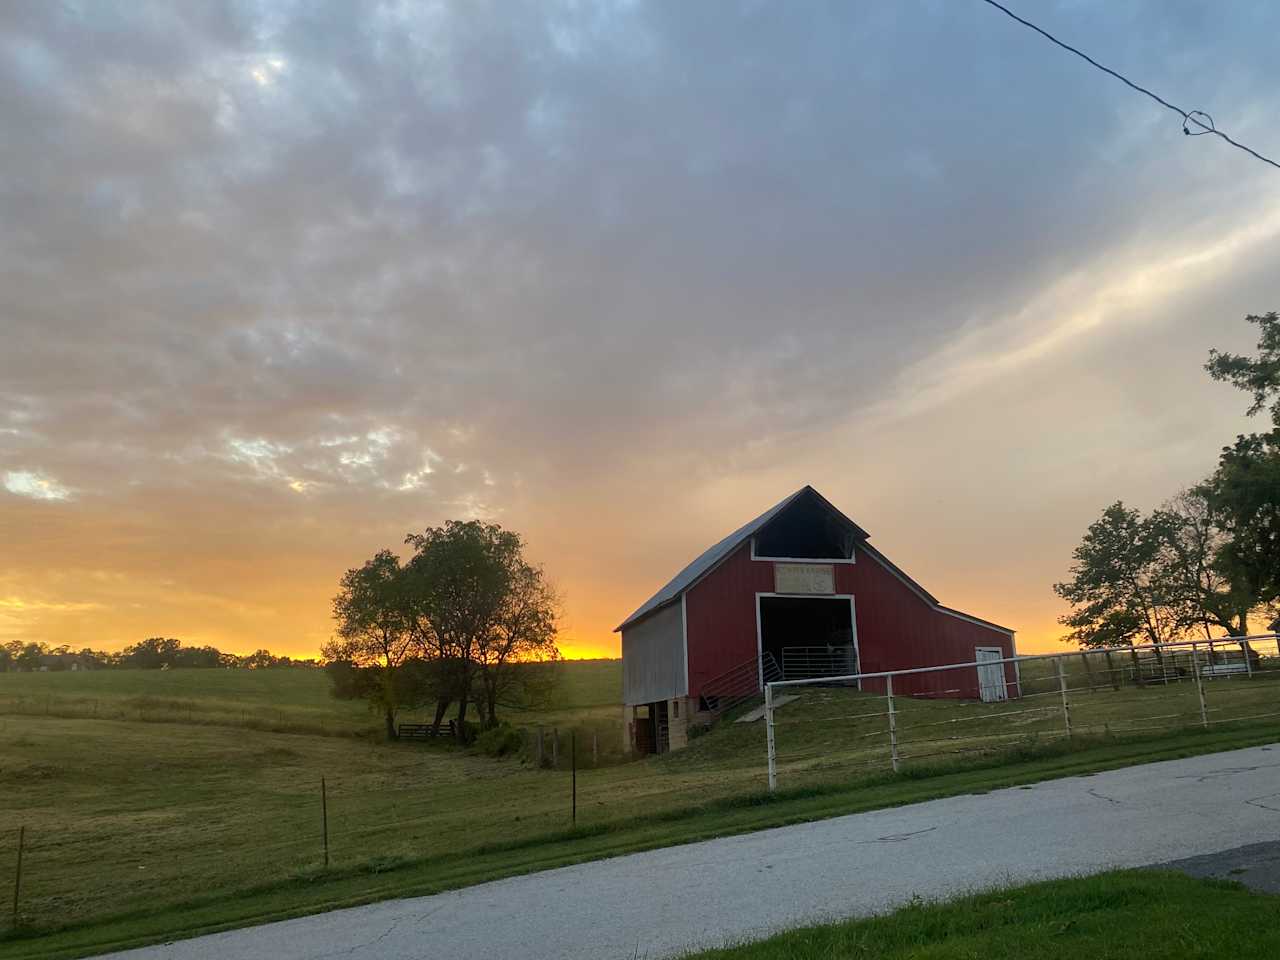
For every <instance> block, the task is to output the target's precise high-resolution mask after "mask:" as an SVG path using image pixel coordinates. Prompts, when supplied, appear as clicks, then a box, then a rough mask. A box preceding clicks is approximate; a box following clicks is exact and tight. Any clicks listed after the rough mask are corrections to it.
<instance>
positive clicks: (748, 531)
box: [613, 484, 937, 633]
mask: <svg viewBox="0 0 1280 960" xmlns="http://www.w3.org/2000/svg"><path fill="white" fill-rule="evenodd" d="M806 493H807V494H810V495H812V496H814V497H816V498H817V499H818V501H819V502H820V503H821V504H822V505H823V506H825V507H826V508H827V509H829V510H831V511H832V512H833V513H834V514H835V515H836V516H838V517H839V518H840V519H841V520H844V521H845V522H846V523H848V524H849V526H850V527H852V528H853V530H854V533H855V535H856V536H857V537H858V539H859V540H862V541H865V540H866V538H867V532H866V531H865V530H863V529H862V528H861V527H859V526H858V525H857V524H856V523H854V522H853V521H852V520H850V519H849V518H848V517H846V516H845V515H844V514H843V513H841V512H840V511H839V510H837V509H836V508H835V507H834V506H832V504H831V501H829V500H828V499H827V498H826V497H824V496H823V495H822V494H820V493H818V491H817V490H815V489H813V487H811V486H808V485H807V484H806V485H805V486H803V487H801V488H800V489H799V490H797V491H796V492H795V493H793V494H791V496H789V497H787V498H786V499H784V500H783V501H781V502H780V503H778V504H775V505H774V506H772V507H770V508H769V509H768V510H766V511H765V512H764V513H762V514H760V516H758V517H756V518H755V519H754V520H752V521H751V522H750V523H747V524H745V525H743V526H741V527H739V528H738V529H737V530H735V531H733V533H731V534H729V535H728V536H727V537H725V538H724V539H723V540H721V541H720V542H719V543H717V544H716V545H715V546H713V547H711V548H710V549H708V550H706V551H704V552H703V553H701V554H699V555H698V557H697V558H696V559H695V560H694V561H693V562H692V563H690V564H689V565H688V566H687V567H685V568H684V569H683V570H681V571H680V572H679V573H677V574H676V575H675V576H674V577H672V578H671V579H670V580H669V581H668V582H667V584H666V586H664V587H663V588H662V589H661V590H659V591H658V592H657V593H655V594H654V595H653V596H652V597H650V598H649V599H648V600H646V601H645V602H644V603H643V604H642V605H641V606H640V608H639V609H637V610H636V612H635V613H633V614H631V616H629V617H627V619H625V620H623V621H622V623H620V624H618V626H617V627H615V628H614V631H613V632H614V633H617V632H618V631H620V630H621V629H622V628H623V627H629V626H631V624H633V623H635V622H636V621H637V620H641V619H643V618H644V617H647V616H648V615H649V614H651V613H653V612H654V611H655V610H658V609H659V608H661V607H665V606H666V605H667V604H669V603H672V602H674V601H675V600H678V599H680V595H681V594H682V593H684V592H685V591H686V590H688V589H689V588H690V587H691V586H693V585H694V583H695V582H697V580H699V579H700V578H701V577H702V575H703V574H705V573H707V572H708V571H710V570H711V569H712V568H713V567H715V566H716V564H718V563H719V562H720V561H721V560H723V559H725V557H727V556H729V554H731V553H733V551H734V550H736V549H738V547H740V546H742V544H743V543H745V542H746V541H747V540H748V539H750V538H751V537H753V536H755V535H756V534H757V533H759V532H760V530H762V529H763V528H764V526H765V525H766V524H767V523H768V522H769V521H770V520H772V519H773V518H774V517H776V516H777V515H778V514H779V513H781V512H782V511H783V510H785V509H786V508H787V507H788V506H790V505H791V504H792V503H793V502H794V501H795V500H797V499H798V498H800V497H801V496H803V495H805V494H806ZM894 569H896V568H894ZM902 576H904V577H905V576H906V575H905V574H902ZM929 599H930V600H933V598H932V597H930V598H929ZM933 602H934V603H937V601H936V600H934V601H933Z"/></svg>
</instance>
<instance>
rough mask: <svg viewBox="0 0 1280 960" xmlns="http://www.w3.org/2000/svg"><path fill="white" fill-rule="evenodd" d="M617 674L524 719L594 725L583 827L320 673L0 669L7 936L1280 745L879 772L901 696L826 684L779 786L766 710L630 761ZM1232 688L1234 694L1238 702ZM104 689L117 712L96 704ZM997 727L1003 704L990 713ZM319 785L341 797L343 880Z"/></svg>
mask: <svg viewBox="0 0 1280 960" xmlns="http://www.w3.org/2000/svg"><path fill="white" fill-rule="evenodd" d="M619 675H620V670H619V667H618V664H617V662H616V661H613V662H608V661H605V662H588V663H583V664H567V665H566V666H565V668H564V674H563V680H562V686H561V688H560V693H559V695H558V697H557V698H556V703H555V705H554V709H551V710H542V711H532V710H529V711H521V712H517V713H513V714H511V715H509V716H510V719H513V720H515V721H517V722H519V723H522V724H526V725H528V726H530V727H538V726H545V727H548V728H550V727H557V728H558V729H560V730H561V731H562V732H567V731H569V730H571V729H573V730H578V731H580V734H581V735H582V736H580V739H579V743H580V744H582V745H583V747H584V749H581V750H580V752H579V757H580V760H581V766H582V769H581V770H580V771H579V776H578V819H577V826H576V829H571V824H570V808H569V801H570V782H569V779H570V778H569V774H568V771H567V770H565V769H563V767H562V768H561V769H559V770H546V769H535V768H534V766H533V765H532V764H530V763H528V762H526V761H522V760H520V759H506V760H493V759H489V758H487V757H484V756H480V755H478V754H476V753H474V752H471V751H464V750H460V749H458V748H456V747H453V746H451V745H447V744H432V745H423V744H409V743H404V744H388V743H385V742H382V741H380V740H378V739H376V738H375V737H373V736H350V735H341V736H339V735H335V733H337V732H343V733H347V734H349V733H366V734H367V733H368V732H369V731H371V730H373V729H375V728H376V726H377V724H376V718H373V717H370V716H369V714H368V713H367V712H366V711H365V710H364V708H363V707H361V706H360V705H358V704H351V703H343V702H338V701H333V700H331V699H329V697H328V694H327V680H326V679H325V677H324V676H323V675H322V674H320V673H318V672H314V671H305V670H283V671H260V672H247V671H217V670H206V671H195V670H193V671H165V672H151V673H145V674H139V673H128V672H103V673H84V674H80V673H63V674H3V675H0V884H6V885H7V884H8V883H9V882H10V881H9V880H8V878H10V877H11V876H12V874H13V868H14V860H15V849H14V840H15V834H16V829H17V827H18V825H20V824H21V825H24V826H25V827H26V829H27V850H26V855H25V858H24V878H23V884H22V895H21V901H20V917H21V921H22V926H21V929H20V930H19V931H17V933H16V934H10V935H9V936H10V939H9V940H8V941H0V955H3V956H23V957H27V956H30V957H60V956H73V955H78V954H83V953H88V952H93V951H95V950H101V949H105V948H107V947H111V946H124V945H129V944H134V943H141V942H148V941H152V940H156V939H167V938H172V937H173V936H178V935H183V934H189V933H192V932H196V931H204V930H211V929H218V928H221V927H225V926H236V925H243V924H245V923H250V922H256V921H259V920H264V919H269V918H275V917H282V916H290V915H296V914H299V913H307V912H314V911H317V910H321V909H325V908H328V907H331V906H338V905H344V904H350V903H358V902H367V901H369V900H374V899H379V898H383V897H388V896H398V895H408V894H416V893H429V892H434V891H437V890H441V889H446V888H450V887H456V886H461V885H466V884H469V883H475V882H479V881H482V880H487V879H492V878H494V877H498V876H505V875H511V874H513V873H520V872H526V871H529V870H535V869H542V868H545V867H548V866H555V865H560V864H563V863H570V862H576V861H580V860H584V859H591V858H595V857H601V856H609V855H613V854H618V853H624V852H628V851H632V850H638V849H646V848H651V847H655V846H663V845H667V844H671V843H679V842H686V841H690V840H696V839H704V838H707V837H711V836H717V835H723V834H725V833H732V832H738V831H743V830H751V829H758V828H761V827H765V826H773V825H778V824H783V823H790V822H799V821H802V820H807V819H816V818H820V817H825V816H832V815H836V814H840V813H847V812H853V811H856V810H862V809H872V808H875V807H880V806H887V805H893V804H898V803H908V802H913V801H916V800H923V799H929V798H932V797H937V796H947V795H954V794H956V793H965V792H973V791H978V790H988V789H994V788H996V787H1000V786H1007V785H1013V784H1018V783H1026V782H1033V781H1035V780H1039V779H1044V778H1046V777H1053V776H1062V775H1067V774H1071V773H1078V772H1082V771H1086V770H1095V769H1104V768H1107V767H1113V766H1123V765H1126V764H1129V763H1134V762H1141V761H1143V760H1148V759H1160V758H1165V757H1173V756H1182V755H1189V754H1192V753H1201V752H1206V751H1210V750H1216V749H1227V748H1229V747H1232V746H1238V745H1245V744H1247V743H1260V742H1270V741H1273V740H1277V739H1280V723H1277V722H1276V721H1275V720H1267V719H1263V720H1255V721H1246V722H1243V723H1238V724H1236V723H1233V724H1224V725H1220V726H1217V727H1214V728H1212V729H1210V730H1199V729H1177V730H1174V731H1173V732H1169V733H1165V734H1154V735H1153V734H1149V733H1148V734H1146V735H1143V736H1141V737H1128V736H1124V735H1120V734H1117V733H1116V731H1112V735H1110V736H1106V735H1097V734H1094V735H1087V736H1078V737H1076V738H1075V739H1074V740H1073V741H1070V742H1067V741H1065V740H1060V739H1057V740H1055V739H1054V738H1052V737H1049V736H1047V735H1044V736H1041V735H1040V734H1039V732H1038V731H1036V730H1028V731H1026V732H1025V735H1020V736H1019V737H1018V738H1017V739H1016V740H1015V741H1012V742H1011V741H1009V740H1007V739H1004V738H1003V737H999V736H998V737H997V738H996V739H994V740H992V741H991V742H989V743H985V744H984V745H983V749H982V750H981V751H979V752H965V753H952V754H947V753H945V752H939V753H940V755H939V756H935V757H931V758H928V759H925V760H921V761H918V762H917V763H915V764H909V765H907V766H906V768H905V769H904V771H903V773H901V774H899V775H894V774H892V773H890V772H889V771H888V765H887V762H883V758H882V757H880V758H877V759H876V762H875V763H874V765H871V766H864V765H860V763H861V762H862V760H863V759H864V757H865V754H866V751H867V750H868V749H872V750H876V749H883V748H882V747H874V748H867V747H866V746H865V743H864V741H862V740H860V739H858V735H859V733H860V731H862V730H863V727H860V726H859V725H860V724H868V723H870V722H872V721H871V720H868V719H853V720H845V719H840V718H841V716H843V714H842V713H841V711H846V712H847V711H848V710H849V709H850V706H849V703H848V701H850V700H854V701H858V704H857V705H855V706H856V709H858V710H862V711H863V712H866V711H868V710H871V709H872V708H874V707H876V706H877V704H878V702H880V701H882V698H876V697H871V696H870V695H864V694H857V693H856V692H850V691H847V690H842V689H838V690H826V691H815V692H814V694H813V695H812V696H810V697H807V698H804V699H802V700H801V701H798V702H797V703H796V704H793V705H791V706H789V707H787V708H783V709H782V710H780V711H779V723H780V727H779V731H780V737H779V739H780V752H782V751H783V748H784V747H786V746H788V745H790V746H792V747H795V746H799V747H800V748H801V749H802V750H803V751H804V752H805V753H806V754H807V755H808V756H806V758H805V759H803V760H802V761H795V762H792V761H786V762H785V763H784V764H783V766H782V768H781V770H780V783H781V786H782V788H783V789H782V790H781V791H780V793H779V794H778V795H777V796H775V797H773V798H769V797H768V796H767V795H766V794H765V792H764V787H765V782H766V778H765V763H764V755H765V750H764V729H763V724H761V723H754V724H734V723H724V724H721V725H720V726H719V727H718V728H716V729H715V730H713V731H712V732H710V733H708V734H705V735H703V736H701V737H698V738H696V739H695V740H693V742H692V743H691V745H690V747H689V749H687V750H685V751H680V752H676V753H673V754H669V755H666V756H662V757H654V758H649V759H646V760H643V761H637V762H630V763H619V762H616V761H617V759H618V758H617V756H616V755H608V751H610V750H612V751H614V752H615V754H616V751H617V750H618V748H619V745H620V743H621V730H620V711H619V710H618V708H617V706H616V702H617V697H618V695H617V693H616V691H617V689H618V686H617V685H618V683H619ZM1231 683H1232V684H1233V686H1232V687H1231V689H1232V691H1233V697H1235V698H1237V699H1234V700H1232V702H1233V703H1239V704H1241V705H1242V708H1243V705H1244V704H1245V703H1246V702H1252V701H1251V699H1250V698H1255V699H1257V700H1258V702H1259V703H1261V702H1263V701H1268V700H1269V702H1275V700H1276V699H1277V697H1280V684H1276V683H1275V682H1274V681H1273V680H1272V679H1271V678H1269V677H1258V678H1256V679H1255V680H1254V681H1248V682H1245V681H1239V682H1237V681H1231ZM1182 686H1183V687H1185V686H1186V685H1182ZM1225 690H1226V687H1225V686H1224V687H1222V688H1220V691H1219V695H1218V700H1217V702H1218V703H1220V704H1225V703H1226V702H1227V701H1226V698H1225V694H1224V693H1223V692H1222V691H1225ZM1121 693H1122V694H1124V697H1123V699H1126V700H1129V699H1132V698H1133V697H1134V696H1135V694H1140V697H1141V698H1146V699H1139V702H1138V705H1137V708H1140V709H1141V710H1145V711H1150V710H1155V711H1156V712H1157V713H1160V712H1161V711H1163V712H1165V713H1167V712H1168V709H1167V704H1168V703H1173V702H1174V701H1175V700H1178V699H1179V698H1185V696H1186V690H1185V689H1178V687H1177V685H1175V686H1173V687H1168V688H1166V687H1161V688H1155V689H1147V690H1143V691H1136V692H1135V691H1134V690H1133V689H1126V690H1123V691H1121ZM1111 695H1112V694H1111V693H1104V692H1101V691H1099V692H1098V693H1097V694H1096V696H1098V697H1107V696H1111ZM1083 696H1084V694H1081V697H1083ZM824 698H825V699H824ZM611 699H612V701H613V702H612V703H610V700H611ZM1118 699H1121V697H1119V696H1117V700H1118ZM91 703H96V704H97V711H98V716H97V717H94V716H93V715H92V708H91V707H88V706H86V705H87V704H91ZM108 706H110V707H118V708H119V713H118V714H111V713H110V712H109V710H108V709H106V707H108ZM1122 707H1125V704H1119V703H1116V704H1115V706H1114V707H1113V709H1120V708H1122ZM917 708H918V709H919V710H920V711H921V716H924V715H926V714H927V716H928V717H929V718H939V717H940V718H944V719H962V718H968V717H969V716H971V715H972V712H973V711H974V710H976V709H977V710H983V711H995V712H998V711H1001V710H1013V709H1016V708H1017V704H1016V703H1011V704H1005V705H999V706H997V707H994V708H992V707H990V706H987V707H977V706H976V705H973V704H967V703H959V702H955V701H942V702H939V701H922V702H919V703H908V704H906V705H905V707H904V709H905V711H906V715H908V716H910V715H911V714H912V713H913V711H915V710H916V709H917ZM1081 709H1082V710H1084V709H1085V708H1083V707H1082V708H1081ZM1130 709H1134V708H1130ZM1253 710H1255V708H1254V707H1253V706H1249V707H1247V709H1246V710H1245V713H1246V714H1247V713H1249V711H1253ZM104 714H107V715H108V716H111V717H112V718H111V719H106V718H104V716H103V715H104ZM1242 715H1244V714H1242ZM117 717H118V718H117ZM802 720H804V721H811V722H799V721H802ZM966 722H967V720H966ZM998 722H1000V721H998V720H997V719H995V718H994V717H986V718H984V719H982V720H980V722H979V725H981V724H987V723H991V724H994V723H998ZM1004 722H1010V718H1006V719H1005V721H1004ZM1046 722H1049V721H1046ZM786 723H793V725H792V726H786V725H785V724H786ZM589 732H596V733H597V734H598V736H600V737H601V738H603V741H604V742H603V743H602V746H601V749H602V752H605V753H606V755H605V756H603V757H602V758H601V759H602V762H601V765H600V766H599V767H593V766H592V764H591V762H590V757H589V754H588V753H587V751H586V749H585V743H586V739H585V735H586V734H588V733H589ZM877 735H878V736H880V734H879V732H877ZM868 739H874V738H868ZM881 739H883V737H882V736H881ZM562 743H563V741H562ZM964 743H965V744H968V743H971V741H964ZM965 749H968V747H966V748H965ZM566 753H567V751H564V752H562V754H561V756H562V760H567V757H566V756H565V754H566ZM321 777H324V778H325V779H326V783H327V792H328V812H329V832H330V856H331V864H330V867H329V869H328V870H325V869H324V868H323V860H322V858H323V847H322V842H321V830H320V779H321ZM3 889H10V890H11V887H0V890H3ZM5 899H7V898H5Z"/></svg>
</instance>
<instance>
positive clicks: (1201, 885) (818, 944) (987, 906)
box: [688, 871, 1280, 960]
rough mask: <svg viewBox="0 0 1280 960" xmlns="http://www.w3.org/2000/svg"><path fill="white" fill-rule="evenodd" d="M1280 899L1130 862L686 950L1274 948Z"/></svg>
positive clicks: (937, 958) (935, 954)
mask: <svg viewBox="0 0 1280 960" xmlns="http://www.w3.org/2000/svg"><path fill="white" fill-rule="evenodd" d="M1278 956H1280V899H1277V898H1275V897H1268V896H1264V895H1261V894H1256V893H1251V892H1249V891H1248V890H1245V889H1244V888H1242V887H1240V886H1238V885H1236V884H1231V883H1223V882H1219V881H1206V880H1193V879H1191V878H1190V877H1187V876H1184V875H1183V874H1178V873H1166V872H1157V871H1125V872H1118V873H1107V874H1101V875H1099V876H1095V877H1085V878H1080V879H1071V880H1055V881H1052V882H1050V883H1039V884H1034V885H1032V886H1026V887H1016V888H1013V889H1010V890H998V891H994V892H991V893H984V894H981V895H979V896H972V897H965V898H962V899H960V900H955V901H950V902H947V903H942V904H929V903H919V904H912V905H910V906H908V907H905V908H903V909H901V910H898V911H897V912H895V913H892V914H889V915H888V916H885V917H875V918H871V919H866V920H851V921H847V922H844V923H833V924H826V925H823V926H818V927H808V928H805V929H801V930H792V931H788V932H787V933H783V934H780V935H778V936H776V937H772V938H771V939H768V940H764V941H761V942H759V943H753V944H748V945H745V946H740V947H730V948H726V949H723V950H711V951H708V952H705V953H699V954H697V955H696V956H691V957H689V958H688V960H871V958H876V960H907V958H925V957H927V958H930V960H972V958H982V960H1015V958H1016V960H1084V958H1088V960H1131V958H1133V957H1143V958H1145V960H1165V958H1168V960H1184V958H1187V957H1197V958H1201V960H1255V958H1256V960H1271V958H1274V957H1278Z"/></svg>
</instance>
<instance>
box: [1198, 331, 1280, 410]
mask: <svg viewBox="0 0 1280 960" xmlns="http://www.w3.org/2000/svg"><path fill="white" fill-rule="evenodd" d="M1245 320H1246V321H1247V322H1248V323H1256V324H1257V325H1258V329H1259V337H1258V355H1257V356H1256V357H1245V356H1240V355H1238V354H1234V353H1222V352H1221V351H1218V350H1210V351H1209V362H1208V363H1206V364H1205V369H1206V370H1208V371H1209V375H1210V376H1211V377H1213V379H1215V380H1221V381H1224V382H1226V383H1230V384H1232V385H1233V386H1236V387H1239V388H1240V389H1241V390H1244V391H1245V392H1247V393H1249V394H1252V396H1253V404H1252V405H1251V406H1250V407H1249V416H1253V415H1254V414H1256V413H1259V412H1261V411H1262V410H1264V409H1267V405H1268V403H1270V410H1271V421H1272V423H1273V424H1275V426H1276V427H1277V428H1280V314H1277V313H1276V312H1275V311H1274V310H1273V311H1271V312H1270V313H1264V314H1261V315H1257V314H1249V316H1247V317H1245Z"/></svg>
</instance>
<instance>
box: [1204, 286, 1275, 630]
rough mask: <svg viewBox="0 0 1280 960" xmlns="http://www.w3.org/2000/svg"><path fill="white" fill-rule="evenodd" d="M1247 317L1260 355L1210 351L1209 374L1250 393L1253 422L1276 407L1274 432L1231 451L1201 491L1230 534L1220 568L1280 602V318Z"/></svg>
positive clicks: (1243, 587)
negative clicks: (1254, 330)
mask: <svg viewBox="0 0 1280 960" xmlns="http://www.w3.org/2000/svg"><path fill="white" fill-rule="evenodd" d="M1245 319H1246V320H1247V321H1248V322H1249V323H1254V324H1257V325H1258V328H1259V339H1258V354H1257V356H1253V357H1248V356H1239V355H1236V354H1230V353H1222V352H1220V351H1217V350H1211V351H1210V352H1209V362H1208V363H1206V364H1205V368H1206V369H1207V370H1208V371H1209V374H1210V376H1212V377H1213V378H1214V379H1215V380H1221V381H1224V382H1226V383H1230V384H1232V385H1233V386H1236V387H1238V388H1240V389H1241V390H1244V391H1245V392H1246V393H1248V394H1250V396H1251V397H1252V399H1253V402H1252V404H1251V405H1250V406H1249V410H1248V414H1249V415H1250V416H1253V415H1255V414H1257V413H1260V412H1261V411H1262V410H1264V409H1269V411H1270V413H1271V421H1272V425H1273V429H1272V430H1271V431H1270V432H1268V433H1263V434H1257V433H1255V434H1250V435H1248V436H1239V437H1237V438H1236V442H1235V444H1234V445H1232V446H1230V447H1224V448H1223V450H1222V455H1221V456H1220V457H1219V458H1218V469H1217V470H1216V471H1214V474H1213V476H1211V477H1210V478H1209V479H1208V480H1207V481H1206V482H1205V483H1204V484H1203V485H1202V487H1201V490H1202V493H1203V496H1204V497H1205V500H1206V501H1207V502H1208V504H1209V506H1210V508H1211V509H1212V510H1213V512H1214V516H1215V518H1216V520H1217V522H1218V523H1219V524H1220V526H1221V527H1222V529H1223V530H1224V531H1225V533H1226V541H1225V542H1224V543H1223V544H1222V545H1221V546H1220V547H1219V549H1218V551H1217V557H1216V563H1217V567H1218V569H1219V570H1220V571H1221V572H1222V574H1223V575H1224V576H1226V577H1227V578H1228V579H1229V580H1230V581H1231V582H1232V584H1233V585H1234V586H1235V587H1236V588H1237V589H1238V590H1240V591H1241V592H1242V593H1246V594H1248V595H1249V597H1250V598H1251V600H1252V601H1253V604H1259V605H1260V604H1273V603H1275V602H1276V601H1277V599H1280V314H1277V313H1276V312H1275V311H1272V312H1270V313H1265V314H1261V315H1254V314H1250V315H1249V316H1247V317H1246V318H1245ZM1268 405H1269V406H1268Z"/></svg>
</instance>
